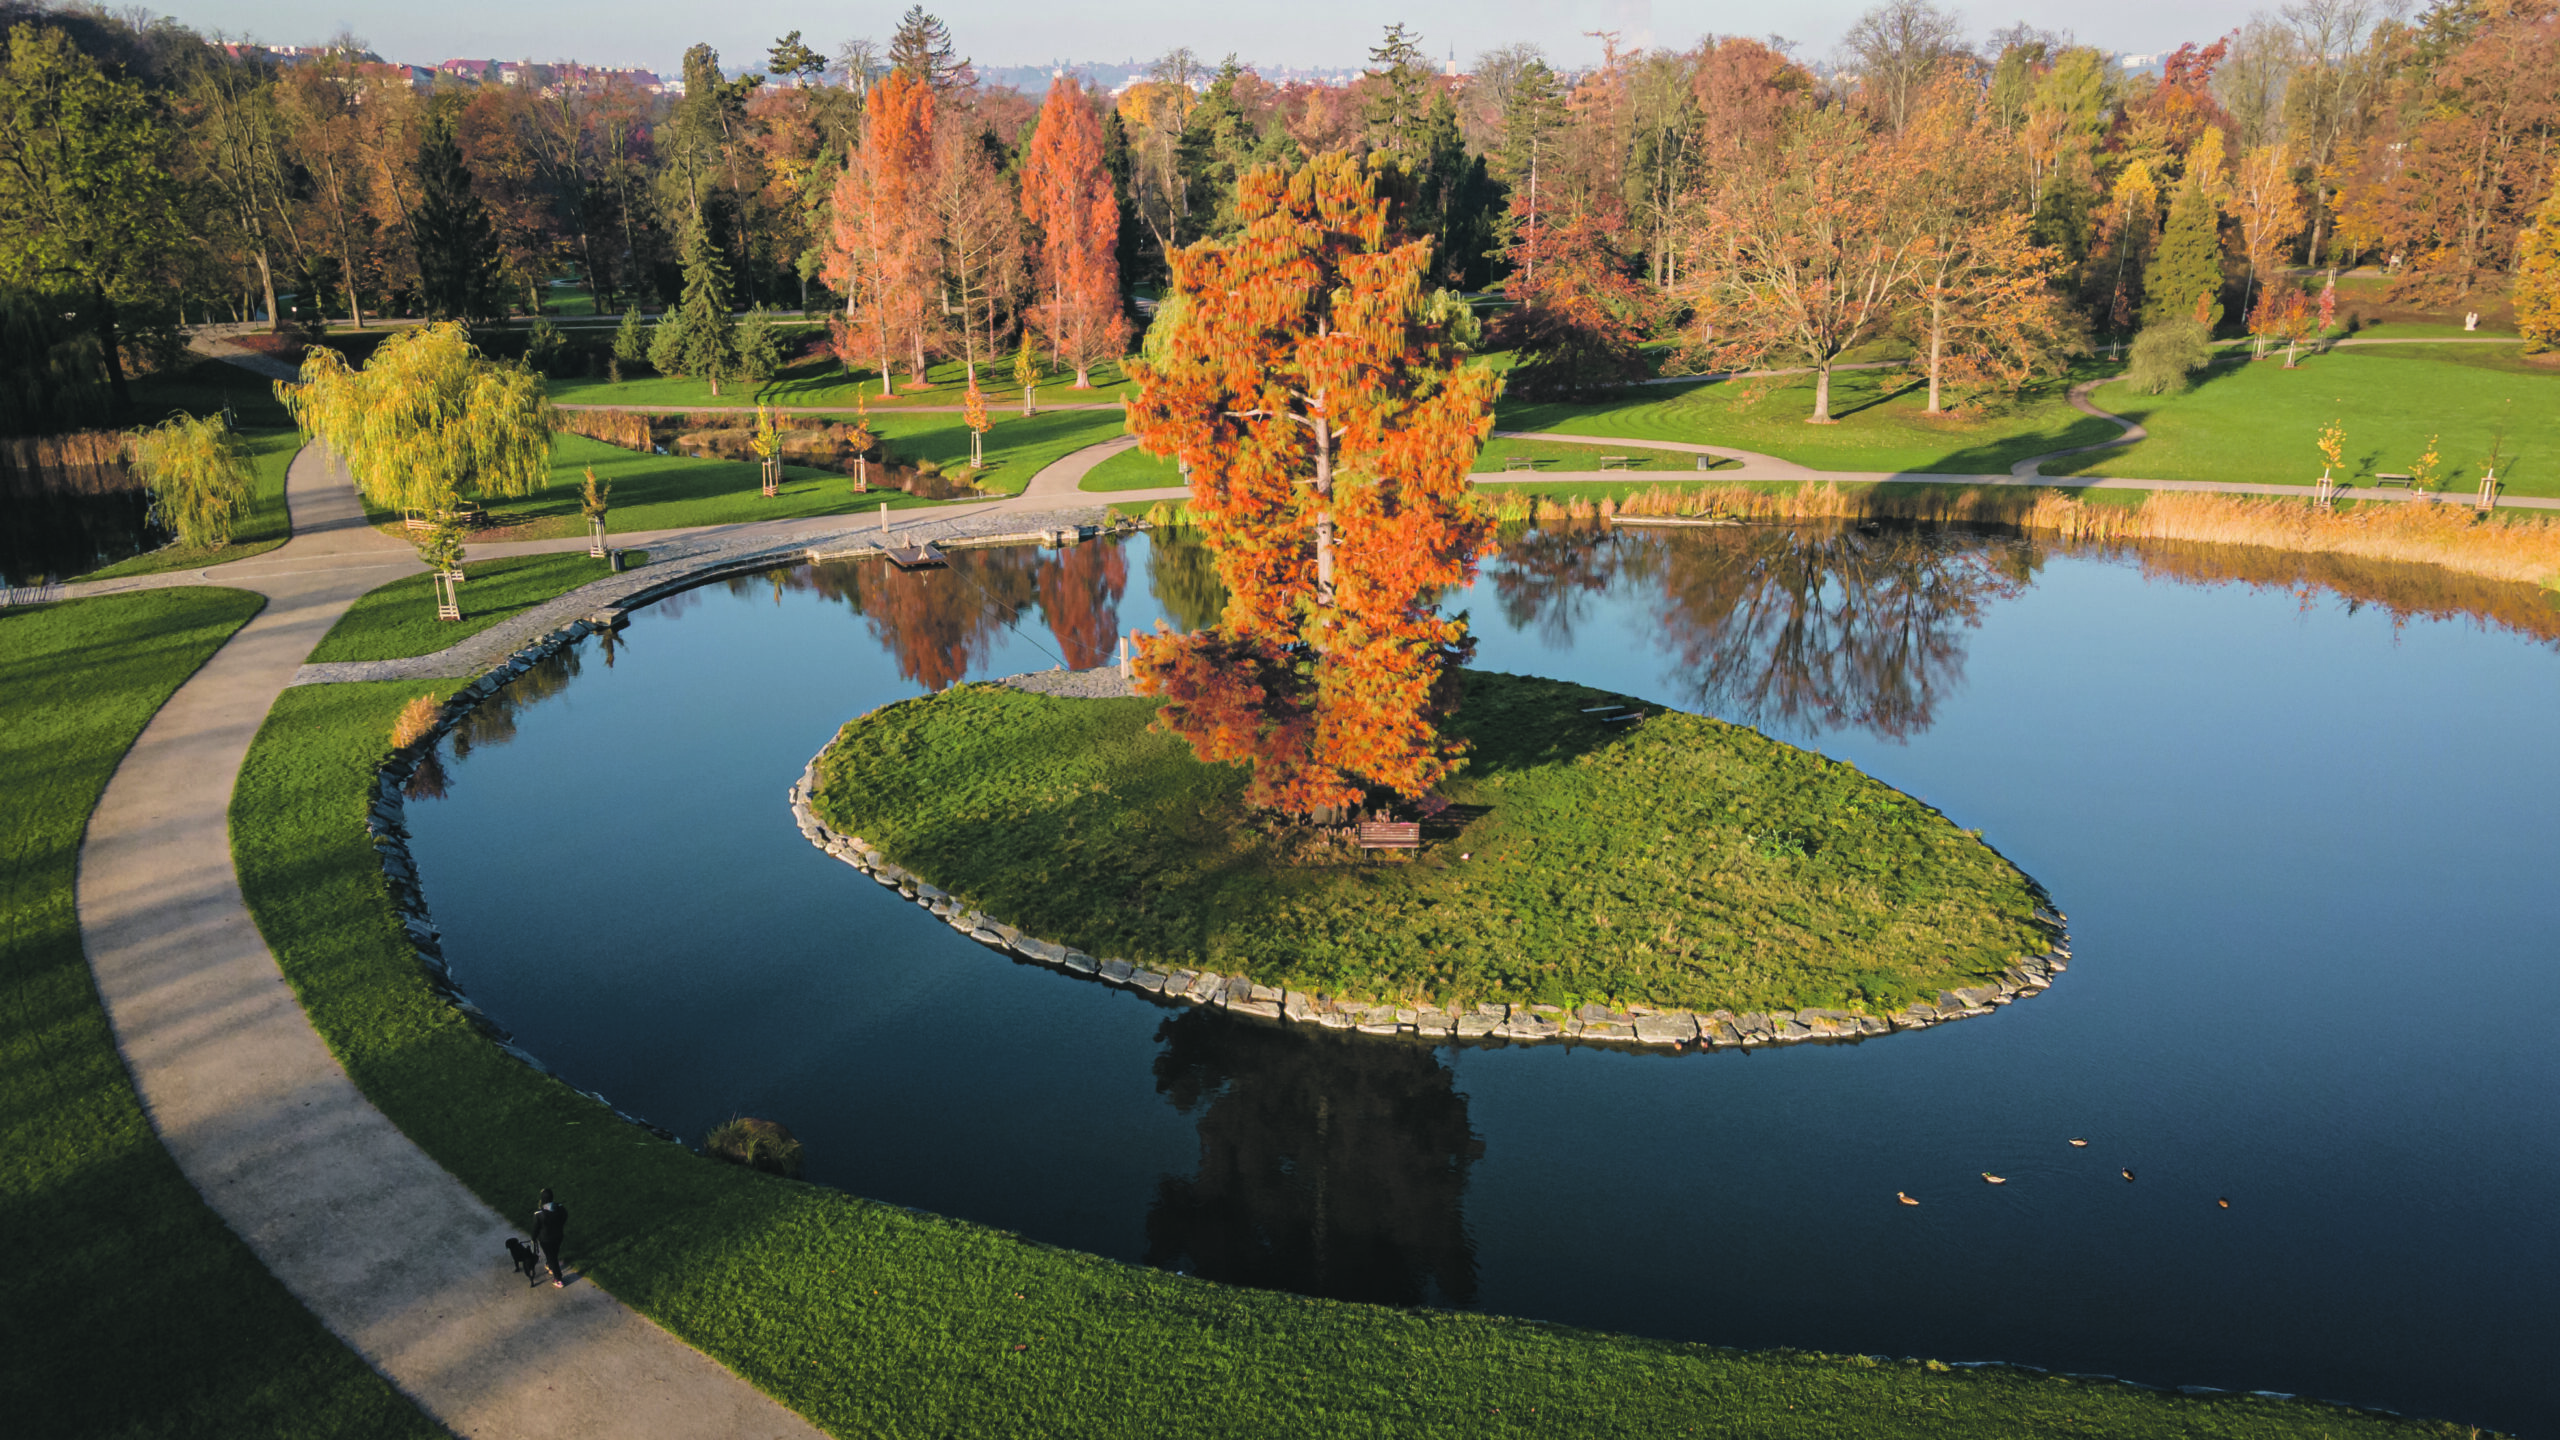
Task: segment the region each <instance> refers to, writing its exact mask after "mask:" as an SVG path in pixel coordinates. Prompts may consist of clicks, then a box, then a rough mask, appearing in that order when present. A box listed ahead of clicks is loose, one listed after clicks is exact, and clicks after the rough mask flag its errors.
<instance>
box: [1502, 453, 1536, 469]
mask: <svg viewBox="0 0 2560 1440" xmlns="http://www.w3.org/2000/svg"><path fill="white" fill-rule="evenodd" d="M1502 468H1503V469H1505V470H1535V469H1537V468H1538V457H1537V456H1535V455H1505V456H1503V457H1502Z"/></svg>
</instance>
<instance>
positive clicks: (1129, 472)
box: [1076, 445, 1182, 490]
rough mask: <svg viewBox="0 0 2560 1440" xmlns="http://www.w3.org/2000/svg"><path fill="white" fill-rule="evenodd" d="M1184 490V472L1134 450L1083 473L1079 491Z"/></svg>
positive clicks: (1167, 461)
mask: <svg viewBox="0 0 2560 1440" xmlns="http://www.w3.org/2000/svg"><path fill="white" fill-rule="evenodd" d="M1181 487H1182V470H1181V468H1180V467H1178V466H1176V465H1175V464H1174V463H1173V462H1172V461H1170V460H1167V459H1165V458H1164V457H1162V456H1160V455H1150V454H1148V453H1147V452H1146V451H1145V450H1144V449H1142V448H1140V447H1138V446H1134V445H1133V446H1131V447H1129V448H1128V449H1126V450H1123V451H1121V452H1120V453H1119V454H1117V455H1114V456H1112V457H1111V458H1110V459H1108V460H1105V461H1103V462H1102V463H1101V464H1099V465H1096V466H1094V467H1093V468H1092V469H1090V470H1087V471H1086V472H1084V483H1082V484H1080V485H1078V486H1077V487H1076V488H1077V489H1079V490H1173V489H1180V488H1181Z"/></svg>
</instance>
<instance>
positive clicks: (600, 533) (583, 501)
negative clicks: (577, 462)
mask: <svg viewBox="0 0 2560 1440" xmlns="http://www.w3.org/2000/svg"><path fill="white" fill-rule="evenodd" d="M612 506H613V482H612V481H610V480H603V479H599V478H597V476H596V467H594V466H593V465H590V466H588V467H587V478H586V482H585V483H584V484H582V485H580V486H579V487H578V513H579V514H580V515H583V516H585V517H586V521H587V555H588V557H589V558H590V559H595V560H601V559H603V558H604V552H605V543H604V517H605V513H606V512H607V511H608V510H610V509H611V508H612Z"/></svg>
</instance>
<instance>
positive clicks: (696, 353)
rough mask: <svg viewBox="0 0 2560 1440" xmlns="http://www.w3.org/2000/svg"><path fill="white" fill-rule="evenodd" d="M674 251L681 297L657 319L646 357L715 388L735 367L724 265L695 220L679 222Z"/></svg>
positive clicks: (734, 326)
mask: <svg viewBox="0 0 2560 1440" xmlns="http://www.w3.org/2000/svg"><path fill="white" fill-rule="evenodd" d="M678 255H679V256H680V258H681V259H682V260H683V262H684V297H683V298H682V299H680V300H678V301H677V302H676V308H675V310H674V311H673V312H672V313H670V314H668V315H667V316H665V317H664V318H662V319H661V320H660V321H659V322H658V338H657V340H656V341H655V342H654V343H652V344H651V345H650V346H649V363H650V364H652V365H654V366H656V367H657V368H658V370H659V372H660V373H661V374H666V375H686V376H695V377H699V378H701V379H704V380H708V381H710V382H711V393H712V394H714V395H717V394H719V393H720V381H721V380H722V378H723V377H725V376H728V375H732V374H735V373H736V372H737V369H738V327H737V322H736V321H735V320H733V319H731V318H730V315H729V267H728V265H727V264H726V263H725V262H723V261H722V260H721V258H720V252H719V251H718V250H717V249H716V248H714V247H713V246H712V244H711V236H710V234H709V233H708V231H707V229H706V227H705V226H704V225H703V224H702V222H701V221H699V220H688V221H686V222H685V227H684V235H683V239H682V241H681V242H680V245H679V248H678Z"/></svg>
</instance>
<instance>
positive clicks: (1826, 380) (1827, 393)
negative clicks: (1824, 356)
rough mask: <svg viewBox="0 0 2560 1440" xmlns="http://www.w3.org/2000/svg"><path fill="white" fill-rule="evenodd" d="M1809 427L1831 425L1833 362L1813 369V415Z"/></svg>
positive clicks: (1809, 420) (1824, 362)
mask: <svg viewBox="0 0 2560 1440" xmlns="http://www.w3.org/2000/svg"><path fill="white" fill-rule="evenodd" d="M1805 423H1806V424H1808V425H1828V424H1830V423H1831V362H1830V361H1828V360H1825V361H1823V362H1822V363H1821V364H1819V365H1817V366H1815V367H1814V368H1813V414H1812V416H1811V417H1809V418H1808V419H1807V420H1806V421H1805Z"/></svg>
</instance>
